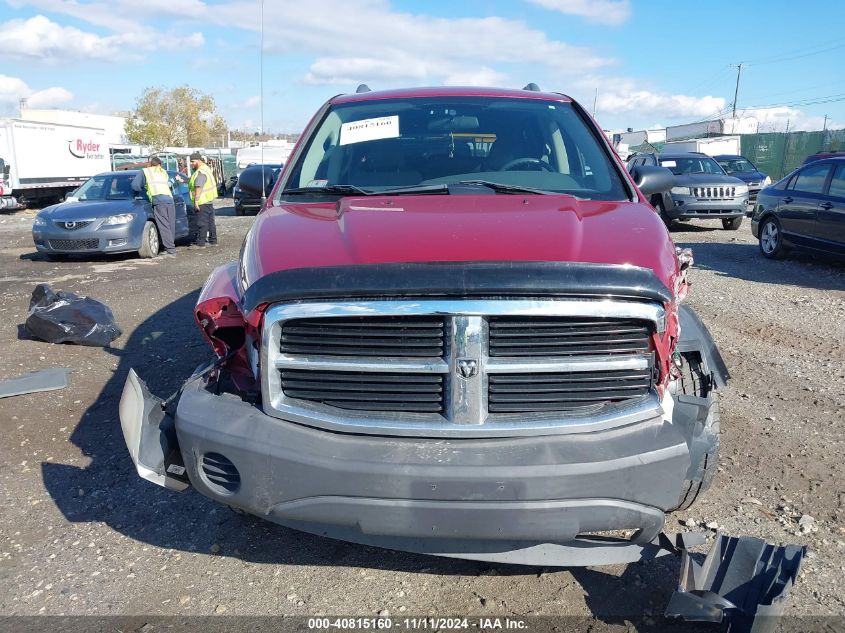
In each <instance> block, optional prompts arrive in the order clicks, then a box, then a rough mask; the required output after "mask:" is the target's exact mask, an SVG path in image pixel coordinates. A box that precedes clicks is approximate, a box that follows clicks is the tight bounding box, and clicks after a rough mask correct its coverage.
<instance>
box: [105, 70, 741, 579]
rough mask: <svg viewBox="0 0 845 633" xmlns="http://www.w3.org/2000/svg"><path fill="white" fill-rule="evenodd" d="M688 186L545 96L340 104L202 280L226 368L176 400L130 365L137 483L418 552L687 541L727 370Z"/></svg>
mask: <svg viewBox="0 0 845 633" xmlns="http://www.w3.org/2000/svg"><path fill="white" fill-rule="evenodd" d="M673 180H674V179H673V177H672V175H671V174H670V173H669V172H668V171H667V170H664V169H662V168H659V167H649V166H639V167H636V168H634V169H633V170H632V174H631V176H629V175H628V174H627V173H626V171H625V169H624V168H623V167H622V165H620V163H619V162H618V159H617V158H616V157H615V155H614V154H613V151H612V149H611V148H610V146H609V145H608V143H607V141H606V139H605V137H604V135H603V134H602V131H601V129H599V128H598V126H597V125H596V124H595V123H594V122H593V120H592V119H591V118H590V117H589V115H588V114H587V113H586V112H584V110H583V109H582V108H581V107H580V106H579V105H578V104H577V103H575V102H574V101H572V100H571V99H569V98H568V97H566V96H563V95H559V94H550V93H542V92H539V91H537V90H534V89H533V86H529V87H527V89H526V90H493V89H480V88H478V89H476V88H472V89H462V88H432V89H420V90H406V91H395V92H383V93H375V92H369V91H359V92H358V93H356V94H354V95H344V96H340V97H336V98H334V99H332V100H330V101H329V102H328V103H327V104H326V105H325V106H324V107H323V108H322V109H321V110H320V111H319V112H318V113H317V115H316V116H315V117H314V119H313V120H312V121H311V123H310V124H309V126H308V128H307V129H306V131H305V133H304V134H303V135H302V137H301V140H300V142H299V144H298V145H297V147H296V148H295V150H294V152H293V154H292V156H291V158H290V160H289V162H288V163H287V164H286V166H285V168H284V169H283V171H282V173H281V174H280V176H279V179H278V181H277V183H276V185H275V188H274V190H273V192H272V195H271V196H270V197H269V198H268V200H267V204H266V206H265V208H264V210H263V211H262V212H261V213H260V214H259V215H258V216H257V218H256V220H255V223H254V224H253V226H252V227H251V229H250V231H249V233H248V235H247V237H246V239H245V241H244V245H243V248H242V251H241V257H240V260H239V261H238V262H233V263H231V264H229V265H225V266H222V267H220V268H218V269H217V270H215V271H214V272H213V273H212V275H211V277H210V278H209V279H208V281H207V282H206V284H205V286H204V287H203V289H202V292H201V294H200V297H199V300H198V303H197V306H196V310H195V315H196V320H197V323H198V324H199V326H200V329H201V331H202V333H203V335H204V336H205V337H206V338H207V340H208V341H209V343H210V344H211V346H212V348H213V349H214V351H215V353H216V355H217V357H218V360H217V361H215V362H214V363H213V364H211V365H209V366H207V367H205V368H201V369H199V370H198V371H197V372H196V373H195V374H194V376H193V377H192V378H191V379H190V380H188V382H186V383H185V385H183V387H182V388H181V389H180V390H179V391H178V392H177V394H175V395H174V396H173V397H172V398H170V399H169V400H168V401H167V403H162V402H161V400H159V399H157V398H155V397H154V396H152V395H151V394H149V392H148V391H147V389H146V387H145V386H144V384H143V382H142V381H141V380H140V378H139V377H138V376H137V375H135V373H134V372H130V375H129V377H128V379H127V382H126V386H125V388H124V392H123V397H122V399H121V404H120V418H121V425H122V427H123V432H124V437H125V439H126V442H127V445H128V447H129V452H130V455H131V456H132V459H133V461H134V463H135V465H136V467H137V470H138V473H139V474H140V475H141V476H142V477H144V478H146V479H149V480H150V481H154V482H155V483H158V484H159V485H163V486H166V487H168V488H172V489H175V490H181V489H184V488H185V487H187V486H188V485H191V486H193V487H195V488H196V489H197V490H198V491H199V492H201V493H202V494H204V495H206V496H208V497H210V498H212V499H215V500H217V501H220V502H221V503H224V504H227V505H229V506H232V507H234V508H238V509H241V510H244V511H246V512H249V513H252V514H256V515H258V516H262V517H264V518H266V519H269V520H271V521H274V522H277V523H280V524H283V525H286V526H289V527H293V528H296V529H300V530H304V531H308V532H313V533H315V534H320V535H325V536H329V537H332V538H338V539H344V540H348V541H353V542H359V543H367V544H371V545H379V546H383V547H389V548H393V549H399V550H406V551H412V552H422V553H427V554H436V555H441V556H450V557H457V558H465V559H475V560H484V561H493V562H503V563H518V564H531V565H549V566H558V565H559V566H572V565H596V564H607V563H624V562H631V561H637V560H644V559H650V558H654V557H656V556H661V555H664V554H668V553H670V552H671V553H676V554H677V553H680V552H681V549H682V548H684V547H686V546H687V545H689V539H694V538H695V537H691V536H685V537H681V536H675V537H673V536H668V535H666V534H664V533H663V528H664V526H665V517H666V514H667V513H671V512H672V511H674V510H677V509H679V508H687V507H689V506H690V505H691V504H692V503H694V502H695V500H696V499H697V498H698V497H699V496H700V495H701V494H703V493H704V492H705V491H706V490H707V488H708V487H709V485H710V483H711V481H712V478H713V474H714V473H715V471H716V466H717V462H718V446H719V415H718V406H717V400H716V398H717V389H718V388H719V387H721V386H723V385H724V384H725V382H726V381H727V379H728V372H727V370H726V368H725V365H724V363H723V362H722V359H721V357H720V356H719V353H718V351H717V350H716V346H715V344H714V342H713V340H712V338H711V337H710V334H709V333H708V332H707V329H706V328H705V327H704V326H703V324H702V323H701V322H700V320H698V318H697V317H696V316H695V315H694V313H693V312H692V311H691V310H689V309H688V308H687V307H686V306H684V305H682V304H681V301H682V300H683V298H684V297H685V296H686V293H687V289H688V282H687V270H688V268H689V266H690V265H691V263H692V259H691V254H690V253H689V251H676V249H675V247H674V245H673V243H672V241H671V239H670V237H669V234H668V232H667V230H666V227H665V226H664V224H663V222H662V221H661V218H660V217H659V216H658V215H657V214H656V213H655V211H654V209H652V208H651V207H650V206H649V204H648V198H647V196H649V195H652V194H654V193H657V192H659V191H662V190H666V189H668V188H671V186H672V183H673ZM635 183H636V184H635ZM684 538H686V539H687V540H686V541H685V540H684ZM699 540H700V539H699ZM732 564H733V562H732V559H731V556H730V554H729V553H727V554H726V555H725V557H724V558H723V559H722V560H721V565H722V566H724V568H725V569H724V570H723V571H729V570H730V569H731V565H732ZM710 584H712V583H710ZM694 590H696V591H698V590H699V587H698V586H696V587H695V589H694ZM704 590H705V591H712V592H713V593H718V588H716V587H710V586H709V585H708V586H707V587H705V588H704ZM708 595H709V594H708Z"/></svg>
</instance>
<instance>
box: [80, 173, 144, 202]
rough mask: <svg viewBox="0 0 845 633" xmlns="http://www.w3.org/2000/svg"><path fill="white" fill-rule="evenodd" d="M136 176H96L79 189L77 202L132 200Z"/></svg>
mask: <svg viewBox="0 0 845 633" xmlns="http://www.w3.org/2000/svg"><path fill="white" fill-rule="evenodd" d="M134 179H135V174H117V175H114V174H109V175H102V176H94V177H92V178H90V179H88V181H87V182H86V183H85V184H84V185H82V186H81V187H80V188H79V189H77V191H76V194H74V197H75V198H76V199H77V200H132V199H133V198H134V197H135V192H134V191H132V181H133V180H134Z"/></svg>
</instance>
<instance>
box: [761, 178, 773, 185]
mask: <svg viewBox="0 0 845 633" xmlns="http://www.w3.org/2000/svg"><path fill="white" fill-rule="evenodd" d="M770 184H772V179H771V178H769V177H768V176H766V177H765V178H764V179H763V184H762V185H761V186H762V187H768V186H769V185H770Z"/></svg>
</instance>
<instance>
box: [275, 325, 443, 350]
mask: <svg viewBox="0 0 845 633" xmlns="http://www.w3.org/2000/svg"><path fill="white" fill-rule="evenodd" d="M443 334H444V320H443V317H438V316H419V317H411V318H407V317H395V316H387V317H351V318H337V319H294V320H292V321H287V322H286V323H285V324H284V326H282V341H281V351H282V353H283V354H318V355H331V356H399V357H402V356H409V357H417V356H422V357H430V358H439V357H441V356H443Z"/></svg>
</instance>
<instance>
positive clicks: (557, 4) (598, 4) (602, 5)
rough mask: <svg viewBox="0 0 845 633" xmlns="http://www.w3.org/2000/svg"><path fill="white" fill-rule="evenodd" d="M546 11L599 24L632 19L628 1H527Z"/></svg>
mask: <svg viewBox="0 0 845 633" xmlns="http://www.w3.org/2000/svg"><path fill="white" fill-rule="evenodd" d="M527 1H528V2H530V3H531V4H536V5H537V6H539V7H543V8H544V9H550V10H552V11H559V12H560V13H566V14H568V15H577V16H580V17H583V18H586V19H587V21H589V22H596V23H598V24H611V25H614V26H616V25H619V24H622V23H623V22H625V21H626V20H627V19H628V18H630V17H631V4H630V2H629V1H628V0H527Z"/></svg>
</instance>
